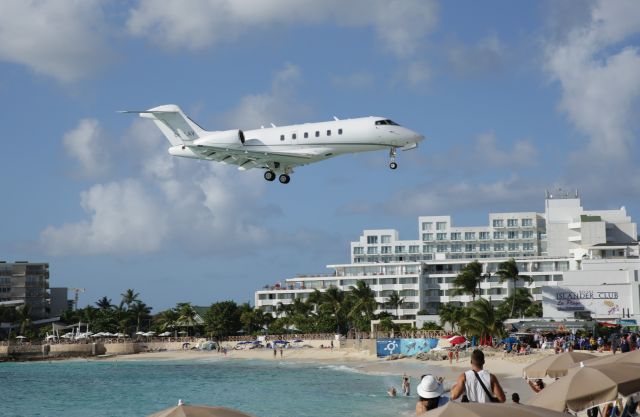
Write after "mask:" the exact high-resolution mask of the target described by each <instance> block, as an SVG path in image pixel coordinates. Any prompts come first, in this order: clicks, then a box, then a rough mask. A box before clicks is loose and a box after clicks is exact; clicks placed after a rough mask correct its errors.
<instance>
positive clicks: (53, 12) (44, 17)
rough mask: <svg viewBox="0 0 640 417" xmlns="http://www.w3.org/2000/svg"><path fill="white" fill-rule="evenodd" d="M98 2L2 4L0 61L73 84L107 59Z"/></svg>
mask: <svg viewBox="0 0 640 417" xmlns="http://www.w3.org/2000/svg"><path fill="white" fill-rule="evenodd" d="M100 3H101V2H100V1H98V0H67V1H52V0H50V1H33V0H4V1H3V2H2V8H1V10H0V59H1V60H4V61H9V62H14V63H17V64H22V65H25V66H27V67H29V68H30V69H32V70H33V71H35V72H36V73H38V74H44V75H47V76H51V77H54V78H56V79H58V80H59V81H62V82H70V81H75V80H77V79H80V78H83V77H85V76H87V75H88V74H90V73H92V72H93V71H95V70H97V69H99V68H100V67H101V66H102V65H104V64H105V62H107V61H108V59H109V55H110V52H109V49H108V48H107V46H106V44H105V42H104V40H103V38H102V37H103V35H104V28H103V13H102V8H101V5H100Z"/></svg>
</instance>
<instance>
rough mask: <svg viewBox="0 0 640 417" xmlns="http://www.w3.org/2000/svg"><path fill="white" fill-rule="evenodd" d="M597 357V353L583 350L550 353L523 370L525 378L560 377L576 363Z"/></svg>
mask: <svg viewBox="0 0 640 417" xmlns="http://www.w3.org/2000/svg"><path fill="white" fill-rule="evenodd" d="M594 358H596V356H595V355H592V354H590V353H583V352H565V353H561V354H559V355H550V356H547V357H546V358H542V359H540V360H539V361H536V362H534V363H532V364H531V365H529V366H527V367H526V368H524V370H523V371H522V372H523V374H524V377H525V378H544V377H545V376H549V377H551V378H559V377H561V376H565V375H566V374H567V370H568V369H569V368H571V367H572V366H573V365H574V364H576V363H580V362H582V361H586V360H588V359H594Z"/></svg>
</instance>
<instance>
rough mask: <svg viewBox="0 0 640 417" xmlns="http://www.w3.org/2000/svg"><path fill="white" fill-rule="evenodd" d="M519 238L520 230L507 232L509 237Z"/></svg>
mask: <svg viewBox="0 0 640 417" xmlns="http://www.w3.org/2000/svg"><path fill="white" fill-rule="evenodd" d="M517 238H518V232H508V233H507V239H517Z"/></svg>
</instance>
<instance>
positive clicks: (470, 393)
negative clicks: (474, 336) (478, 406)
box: [451, 349, 506, 403]
mask: <svg viewBox="0 0 640 417" xmlns="http://www.w3.org/2000/svg"><path fill="white" fill-rule="evenodd" d="M483 366H484V353H482V351H481V350H479V349H476V350H474V351H473V353H472V354H471V370H469V371H466V372H465V373H463V374H460V376H459V377H458V380H457V381H456V384H455V385H454V386H453V388H451V399H452V400H455V399H457V398H458V397H460V396H461V395H462V394H466V396H467V398H468V399H469V401H470V402H475V403H489V402H492V401H491V397H493V398H494V399H497V400H498V401H494V402H501V403H503V402H505V401H506V398H505V395H504V391H503V390H502V387H501V386H500V383H499V382H498V378H496V377H495V375H491V374H490V373H489V372H487V371H485V370H483V369H482V367H483ZM480 381H482V382H480ZM483 384H484V387H485V388H486V390H485V388H483V386H482V385H483ZM487 391H488V392H487ZM488 394H490V395H491V397H490V396H489V395H488Z"/></svg>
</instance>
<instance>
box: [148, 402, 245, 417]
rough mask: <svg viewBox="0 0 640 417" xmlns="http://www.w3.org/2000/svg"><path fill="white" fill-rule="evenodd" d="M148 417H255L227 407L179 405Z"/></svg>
mask: <svg viewBox="0 0 640 417" xmlns="http://www.w3.org/2000/svg"><path fill="white" fill-rule="evenodd" d="M148 417H253V416H252V415H250V414H245V413H243V412H240V411H236V410H233V409H231V408H226V407H209V406H206V405H183V404H179V405H177V406H175V407H171V408H167V409H166V410H162V411H158V412H157V413H154V414H151V415H150V416H148Z"/></svg>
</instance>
